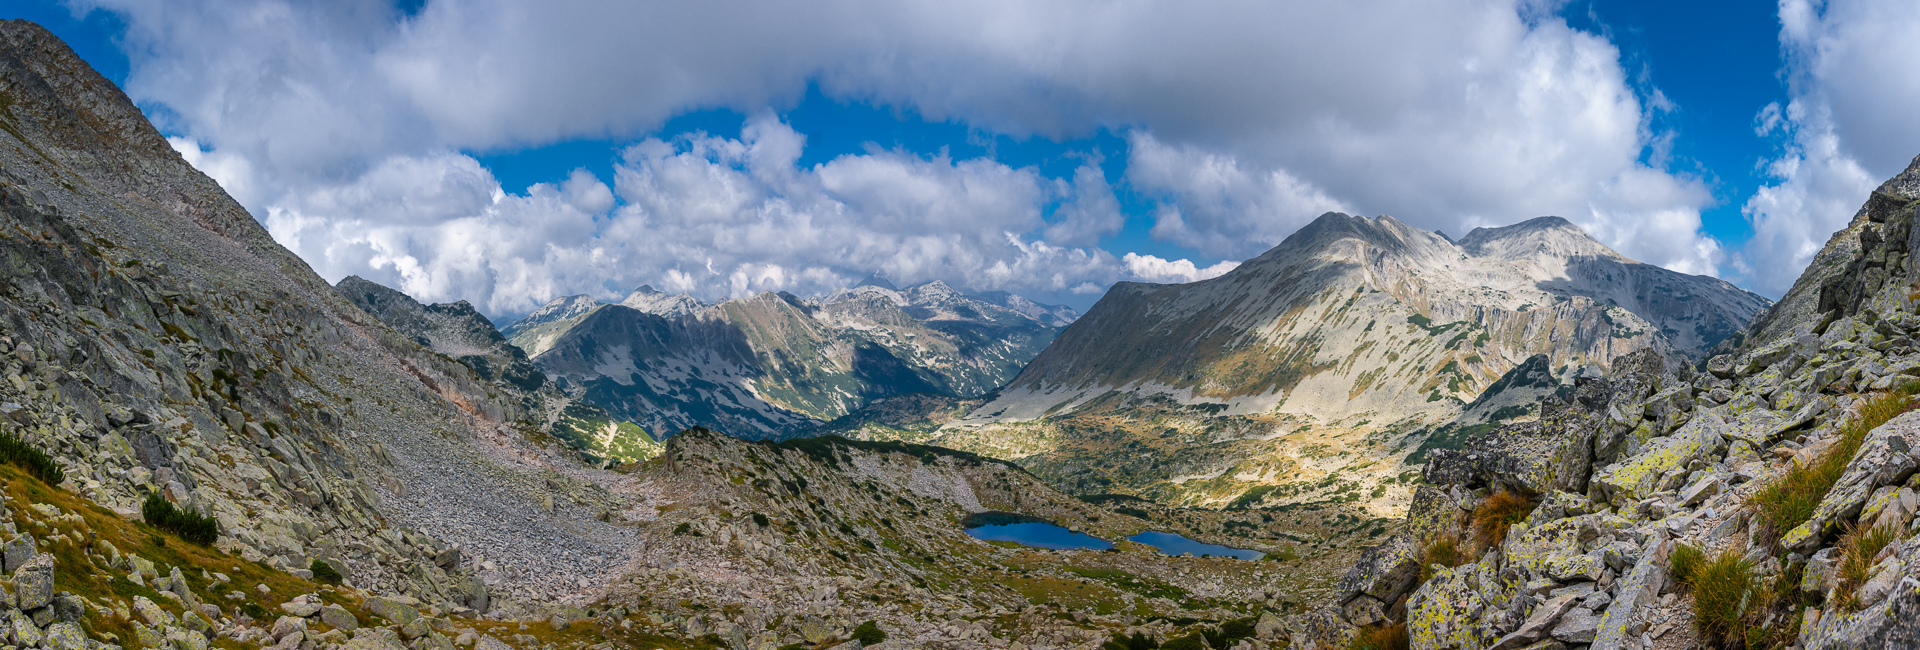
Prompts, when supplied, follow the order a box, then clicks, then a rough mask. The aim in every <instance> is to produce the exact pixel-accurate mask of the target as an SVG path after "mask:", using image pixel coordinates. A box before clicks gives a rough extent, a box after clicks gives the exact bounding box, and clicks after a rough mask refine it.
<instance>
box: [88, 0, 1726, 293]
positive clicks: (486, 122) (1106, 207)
mask: <svg viewBox="0 0 1920 650" xmlns="http://www.w3.org/2000/svg"><path fill="white" fill-rule="evenodd" d="M72 1H74V2H76V3H79V4H81V5H83V6H87V7H101V8H106V9H110V10H112V11H115V12H117V13H119V14H120V15H121V16H122V17H123V18H124V19H125V21H126V23H127V25H128V33H127V36H126V40H125V42H126V45H127V47H128V49H129V50H130V53H131V60H132V72H131V74H130V77H129V83H128V89H129V92H130V94H132V95H133V96H134V97H135V98H136V99H137V100H139V101H141V102H142V103H144V104H146V105H157V106H163V107H165V108H166V111H165V112H163V113H162V115H163V116H166V118H167V120H168V123H167V124H166V125H165V126H167V128H169V129H170V130H172V131H174V132H177V133H179V134H181V135H182V136H183V137H185V138H191V142H192V143H194V144H195V145H196V146H195V149H196V150H199V149H202V148H204V150H205V151H204V153H201V154H198V155H200V158H199V160H204V161H208V163H209V164H211V163H214V162H218V161H234V162H226V163H223V164H225V165H226V169H227V171H220V172H219V173H221V174H223V175H224V176H223V178H222V180H223V181H224V180H226V179H227V178H235V179H239V178H247V179H249V180H248V181H247V182H248V183H249V184H248V185H247V186H246V188H245V189H244V190H241V191H237V192H236V195H245V197H247V198H243V199H242V200H243V201H244V202H246V205H248V207H249V208H250V209H253V210H254V211H255V213H256V215H259V216H262V217H263V218H264V220H266V221H268V222H269V223H270V224H272V225H274V232H275V234H276V236H279V237H282V238H283V239H282V241H298V242H299V243H300V245H299V246H298V247H297V248H298V249H299V250H300V251H301V253H302V254H303V255H307V254H308V253H309V252H310V251H313V250H320V251H324V252H326V254H327V255H329V256H330V257H329V258H328V260H329V261H328V262H326V263H322V264H316V267H317V268H324V269H327V270H328V271H326V272H330V273H334V274H338V273H344V272H347V271H348V270H351V269H360V270H359V271H354V272H363V271H364V272H367V273H372V274H375V275H378V273H374V271H372V270H371V269H372V268H377V269H382V270H381V271H379V273H389V274H391V276H390V277H392V278H406V280H405V282H406V283H408V286H410V287H421V288H422V290H430V291H433V292H435V293H433V294H431V296H433V297H436V298H437V297H441V296H443V295H444V296H445V297H468V298H476V303H477V304H480V303H485V304H488V305H492V308H493V309H515V308H517V307H513V305H520V304H522V303H524V302H525V301H526V300H529V299H531V298H528V296H534V295H538V294H539V293H541V292H543V291H547V290H548V289H547V288H553V290H556V291H557V290H564V289H565V288H567V287H572V288H574V289H575V290H577V289H578V288H579V287H615V286H621V285H626V284H637V283H638V281H644V282H649V283H656V284H658V285H662V286H673V285H678V286H690V287H699V288H700V290H701V291H722V289H720V288H719V287H725V289H724V291H725V292H729V293H730V292H734V291H739V290H747V289H746V288H751V287H760V286H773V285H775V284H783V283H784V284H785V285H787V286H793V287H799V286H806V285H808V284H810V283H818V282H827V281H829V280H828V278H830V277H832V276H835V275H839V276H844V275H847V274H849V273H856V274H859V275H863V274H864V273H861V272H857V271H856V269H859V268H860V266H859V265H869V266H868V267H867V269H868V270H871V269H876V268H877V269H885V270H887V271H888V272H889V273H894V274H896V277H902V278H908V277H913V278H931V277H935V276H940V277H942V279H948V280H954V281H962V282H975V283H979V284H980V288H988V287H991V288H1009V289H1012V288H1015V287H1030V288H1031V289H1030V290H1040V289H1041V288H1049V289H1048V290H1053V291H1062V292H1073V291H1078V290H1081V289H1083V288H1084V287H1086V286H1096V287H1097V286H1104V285H1105V283H1107V282H1110V281H1112V280H1114V279H1118V278H1121V277H1126V275H1125V273H1126V271H1124V270H1123V265H1122V264H1121V263H1120V262H1119V261H1118V260H1116V259H1115V258H1114V255H1113V254H1112V253H1109V252H1107V251H1103V250H1100V249H1097V248H1093V247H1094V246H1098V245H1099V244H1100V243H1101V242H1103V241H1105V240H1106V239H1107V238H1109V237H1111V236H1112V235H1113V234H1114V233H1118V232H1120V231H1121V229H1122V226H1123V225H1124V224H1123V221H1122V219H1121V218H1120V216H1119V214H1118V207H1119V201H1118V199H1117V198H1116V195H1115V194H1114V192H1113V190H1112V188H1111V187H1108V185H1107V183H1106V181H1105V179H1104V178H1103V177H1102V175H1101V174H1100V173H1099V171H1098V167H1097V165H1094V164H1088V165H1086V166H1083V167H1082V168H1081V169H1080V170H1078V171H1076V172H1075V173H1073V175H1072V178H1071V179H1049V178H1043V177H1041V176H1039V175H1038V173H1037V172H1035V171H1033V170H1028V169H1013V168H1009V167H1007V166H1005V165H1001V164H999V163H996V162H993V161H990V160H986V161H982V160H949V159H947V158H945V157H943V156H926V155H924V154H916V153H907V152H888V151H873V152H868V153H867V154H866V155H861V156H850V157H845V158H842V159H839V160H835V161H832V162H829V163H827V164H824V165H821V166H819V167H817V168H805V169H803V168H800V167H798V166H796V165H795V164H794V161H795V160H797V156H798V152H799V151H800V150H801V148H802V147H803V146H804V142H805V137H804V135H803V134H799V133H794V132H792V130H791V129H788V128H786V127H785V125H782V124H780V123H779V122H778V120H775V119H771V118H769V117H766V116H767V115H769V113H768V111H776V110H778V109H780V108H783V107H789V106H791V105H792V104H793V102H795V101H797V99H798V98H799V97H801V95H802V93H803V92H804V91H805V89H806V88H807V87H808V85H809V84H810V83H815V84H818V85H819V87H820V88H822V89H823V90H824V91H825V92H826V93H827V94H828V95H829V96H831V97H834V98H837V99H844V100H851V101H863V102H873V103H877V104H881V105H885V106H890V107H895V108H901V109H908V110H911V111H913V112H915V113H917V114H919V115H922V116H925V117H926V118H927V119H929V120H934V121H940V120H955V121H958V122H962V123H965V124H967V125H969V126H970V127H974V128H977V129H980V130H984V131H986V132H991V133H1005V134H1011V135H1015V136H1023V135H1038V136H1041V137H1062V136H1073V135H1082V134H1087V133H1090V132H1092V130H1094V129H1096V128H1100V127H1106V128H1110V129H1114V130H1115V131H1117V132H1123V133H1127V134H1129V136H1128V138H1129V141H1130V144H1131V145H1132V149H1131V151H1130V152H1129V154H1128V171H1127V180H1128V182H1130V183H1132V184H1133V185H1134V187H1135V188H1136V189H1140V190H1142V191H1143V192H1144V193H1146V194H1147V195H1148V196H1149V197H1150V198H1151V199H1152V200H1153V201H1155V202H1157V203H1158V205H1157V206H1156V207H1155V210H1156V212H1155V214H1156V223H1155V226H1154V229H1153V233H1154V234H1155V235H1156V236H1158V237H1161V238H1164V239H1166V240H1169V241H1173V242H1175V243H1178V244H1181V245H1183V246H1188V247H1191V248H1193V249H1194V250H1196V251H1198V252H1199V254H1200V255H1202V256H1205V257H1208V258H1211V259H1236V258H1243V257H1246V256H1249V255H1252V254H1256V253H1258V252H1260V251H1261V250H1264V249H1265V248H1266V247H1268V246H1271V245H1272V244H1274V243H1277V242H1278V241H1279V240H1280V239H1281V238H1283V237H1284V236H1285V235H1286V234H1288V233H1290V232H1292V231H1293V230H1294V229H1295V228H1297V227H1298V226H1299V225H1300V224H1303V223H1306V222H1307V221H1308V220H1310V219H1311V218H1313V217H1314V216H1315V215H1317V214H1319V213H1320V212H1321V211H1324V210H1327V209H1344V210H1348V211H1351V212H1359V213H1365V214H1380V213H1387V214H1393V215H1395V216H1398V217H1400V218H1402V219H1404V220H1406V221H1409V222H1411V223H1414V224H1416V225H1421V226H1425V227H1429V228H1444V229H1447V230H1449V231H1452V232H1456V233H1458V232H1464V231H1466V230H1467V229H1470V228H1472V227H1474V226H1481V225H1504V224H1508V223H1513V222H1516V221H1519V220H1522V219H1526V218H1531V217H1535V216H1540V215H1544V214H1558V215H1561V216H1565V217H1567V218H1568V219H1570V220H1573V221H1574V222H1576V223H1580V224H1581V225H1583V226H1585V227H1587V228H1588V229H1589V230H1590V231H1592V232H1594V233H1595V234H1596V235H1597V236H1599V237H1600V238H1601V239H1602V240H1603V241H1606V242H1607V243H1609V244H1612V245H1614V246H1616V247H1617V248H1619V249H1620V250H1621V251H1622V252H1624V253H1626V254H1628V255H1631V256H1634V257H1637V258H1640V259H1643V260H1646V261H1649V262H1654V263H1658V264H1663V265H1667V266H1669V267H1673V268H1678V269H1683V270H1689V271H1697V272H1711V271H1712V269H1713V268H1714V265H1715V263H1716V261H1717V260H1718V259H1719V257H1718V256H1719V252H1718V245H1717V244H1716V243H1715V242H1713V241H1712V240H1711V239H1708V238H1706V237H1704V236H1703V235H1701V234H1700V233H1699V232H1698V225H1699V221H1698V213H1699V209H1700V207H1701V206H1702V205H1705V204H1706V202H1707V201H1708V200H1709V198H1708V195H1707V193H1706V192H1705V191H1704V190H1702V189H1701V185H1700V183H1699V182H1698V181H1697V180H1694V179H1690V178H1686V177H1682V176H1676V175H1674V174H1670V173H1667V172H1665V171H1663V170H1660V169H1654V168H1650V167H1648V166H1646V165H1644V164H1642V163H1641V162H1639V161H1640V160H1642V154H1643V152H1648V151H1651V152H1653V153H1654V154H1656V155H1653V156H1651V159H1659V158H1661V156H1660V155H1657V154H1658V153H1659V151H1661V150H1663V149H1662V148H1663V146H1664V145H1662V143H1663V142H1667V141H1669V140H1670V138H1671V135H1670V134H1661V133H1652V132H1649V131H1648V129H1647V127H1646V125H1647V124H1648V119H1647V114H1648V111H1649V110H1659V109H1658V108H1654V109H1649V108H1648V107H1647V106H1644V105H1643V102H1642V100H1641V99H1640V98H1638V97H1636V96H1635V93H1634V92H1633V91H1632V90H1631V88H1630V87H1629V86H1628V84H1627V83H1626V81H1625V75H1624V73H1623V72H1622V70H1621V68H1620V63H1619V58H1620V57H1619V52H1618V51H1617V50H1616V49H1615V48H1614V47H1613V46H1612V45H1611V44H1610V43H1608V42H1607V41H1606V40H1605V39H1603V38H1601V37H1598V36H1594V35H1591V34H1587V33H1583V32H1579V31H1576V30H1573V29H1570V28H1568V27H1567V26H1566V24H1565V23H1564V22H1563V21H1561V20H1560V19H1558V18H1557V17H1555V16H1553V15H1552V11H1551V9H1552V3H1545V4H1542V3H1539V2H1532V1H1522V0H1437V1H1435V0H1381V1H1379V2H1373V3H1365V4H1357V3H1274V2H1258V1H1253V0H1244V1H1235V2H1223V3H1183V2H1133V3H1110V2H1099V1H1096V0H1064V1H1061V2H1045V3H1034V2H1019V1H1016V0H986V1H982V2H971V3H944V2H920V1H907V2H897V1H886V2H881V1H877V0H838V1H832V2H823V3H806V4H805V5H804V6H802V5H796V4H792V3H755V2H709V3H670V2H626V1H617V2H616V1H611V0H607V1H601V2H578V3H530V2H525V1H524V0H470V1H466V2H449V1H444V0H441V1H433V2H429V3H427V4H426V6H425V7H424V8H423V9H422V10H421V11H420V12H419V13H418V14H417V15H415V16H413V17H406V18H403V17H401V16H399V15H397V14H396V13H395V11H394V10H393V9H392V8H391V7H390V6H389V4H388V3H385V2H380V1H377V0H347V1H345V2H330V3H312V4H304V3H289V2H284V1H282V0H201V1H199V2H172V1H170V2H160V1H158V0H72ZM1661 101H1662V100H1661V99H1660V97H1659V96H1657V95H1656V96H1655V97H1653V98H1651V99H1649V100H1647V103H1650V104H1652V105H1654V106H1656V107H1657V106H1658V105H1660V103H1661ZM708 107H728V108H733V109H736V110H739V111H742V112H744V113H747V114H752V115H756V116H760V117H756V118H755V119H754V120H753V122H752V123H751V124H750V125H749V127H748V129H749V131H750V132H747V133H743V134H742V136H741V138H740V139H738V140H719V139H702V140H697V141H687V142H680V143H668V142H657V141H649V142H646V143H642V144H641V145H637V146H635V147H633V148H630V149H628V150H627V151H626V152H625V153H624V156H623V162H622V164H621V166H620V172H619V174H620V175H619V177H618V178H617V179H615V182H614V187H612V188H609V193H608V194H604V195H602V194H592V195H591V196H589V195H588V194H581V193H579V192H576V191H575V190H576V188H575V187H574V182H573V179H577V178H578V176H577V175H576V176H575V177H573V179H570V180H568V181H566V182H563V183H562V184H561V186H560V187H557V188H549V189H548V190H544V191H545V192H548V193H549V194H551V196H548V195H546V194H542V193H540V192H530V193H529V195H528V196H524V197H520V196H503V197H499V198H498V199H494V198H493V196H494V195H496V194H498V192H497V188H495V190H494V191H489V192H480V190H482V189H486V188H487V186H488V185H489V184H490V181H489V180H488V178H487V177H486V176H484V175H483V173H484V172H485V170H483V169H477V168H476V167H474V166H472V165H467V164H464V163H461V162H460V161H459V160H457V158H458V156H457V154H447V153H446V152H448V151H457V150H486V149H489V148H496V147H513V146H518V145H523V144H535V143H546V142H552V141H557V140H563V139H568V138H578V137H606V136H612V137H622V136H631V135H634V134H640V133H645V132H647V131H648V130H650V129H653V128H655V127H657V126H658V125H660V124H661V123H662V122H663V121H664V120H666V119H668V118H669V117H672V116H673V115H676V114H679V113H682V112H685V111H687V110H690V109H697V108H708ZM242 163H244V165H242ZM216 167H217V166H216ZM243 167H244V168H243ZM555 171H556V173H558V172H559V170H555ZM429 181H430V182H432V183H438V184H440V186H439V187H436V188H434V189H407V188H402V187H397V186H394V185H391V184H390V183H393V182H409V183H419V182H429ZM583 182H584V181H583ZM580 187H581V188H584V190H593V187H592V184H585V185H581V186H580ZM482 195H485V196H487V197H488V199H489V200H490V201H495V202H493V203H485V204H483V203H482V202H480V201H479V200H478V197H480V196H482ZM378 197H404V198H405V199H406V200H405V201H404V202H402V203H399V204H381V203H377V202H375V199H376V198H378ZM609 197H616V199H617V200H613V201H609V200H608V198H609ZM354 206H362V207H364V208H365V209H364V210H362V211H360V212H353V211H352V210H353V209H354ZM547 209H552V210H557V211H558V212H556V213H555V214H556V215H560V216H555V217H552V219H553V223H552V224H548V223H546V221H544V220H543V219H546V217H541V218H534V217H530V216H513V215H520V214H534V213H539V212H540V211H541V210H547ZM603 213H604V214H603ZM436 219H438V220H440V221H437V222H436V221H434V220H436ZM502 219H504V220H505V221H500V220H502ZM496 222H498V223H496ZM342 224H351V227H346V226H343V225H342ZM583 231H584V232H588V233H590V234H589V235H588V236H587V237H588V240H589V241H591V242H592V243H591V244H586V243H580V242H579V241H576V240H577V239H578V237H579V235H577V234H575V233H577V232H583ZM1007 233H1012V236H1011V237H1008V236H1007ZM507 234H511V235H512V236H515V237H523V238H534V239H527V240H516V241H511V242H495V243H487V244H481V243H479V242H483V241H485V237H486V236H489V235H501V236H505V235H507ZM541 237H563V238H564V237H574V238H575V240H567V239H561V240H551V241H550V240H545V239H537V238H541ZM287 238H296V239H287ZM530 242H531V243H530ZM482 252H484V253H489V254H503V255H506V257H503V258H501V259H502V260H513V262H511V263H509V262H507V261H500V262H498V263H499V264H502V265H505V266H506V267H507V268H506V269H505V272H502V271H501V270H500V269H488V270H487V271H486V272H482V270H481V269H479V268H478V267H476V266H475V265H476V264H477V263H478V262H476V261H475V260H474V258H471V257H464V258H458V259H441V258H440V257H439V256H440V255H454V254H458V255H472V254H477V253H482ZM487 263H489V264H490V263H492V262H487ZM587 263H592V264H597V265H598V266H595V267H592V268H565V269H561V268H544V266H543V265H551V264H587ZM368 264H377V265H379V266H377V267H366V266H365V265H368ZM709 267H711V268H713V269H714V270H713V271H712V272H709V271H708V270H707V269H708V268H709ZM329 277H333V276H332V275H330V276H329ZM723 278H724V282H723V281H722V279H723ZM456 289H457V290H460V291H471V292H475V293H472V294H468V295H462V296H452V295H450V294H446V293H444V292H452V291H455V290H456ZM410 290H411V289H410ZM603 290H610V289H603ZM483 296H484V298H481V297H483Z"/></svg>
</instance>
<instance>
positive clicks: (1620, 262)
mask: <svg viewBox="0 0 1920 650" xmlns="http://www.w3.org/2000/svg"><path fill="white" fill-rule="evenodd" d="M1767 305H1768V302H1767V301H1766V300H1765V299H1764V298H1761V297H1759V296H1757V295H1754V294H1751V293H1748V292H1746V291H1743V290H1740V289H1739V288H1737V287H1734V286H1733V285H1731V284H1728V283H1726V282H1724V281H1721V280H1718V279H1715V278H1709V277H1702V276H1691V275H1685V274H1681V273H1676V272H1673V271H1668V270H1666V269H1662V268H1659V267H1655V266H1651V265H1647V264H1641V263H1638V262H1635V261H1633V260H1630V259H1628V258H1626V257H1624V256H1622V255H1620V254H1619V253H1616V252H1614V251H1612V250H1610V249H1608V248H1607V247H1606V246H1605V245H1603V244H1601V243H1599V242H1598V241H1596V240H1594V239H1593V238H1592V237H1590V236H1588V235H1587V234H1586V233H1585V232H1583V231H1581V230H1580V229H1579V228H1578V227H1576V226H1574V225H1573V224H1571V223H1568V222H1567V221H1565V220H1563V219H1560V218H1557V217H1542V218H1539V219H1534V220H1530V221H1527V222H1524V223H1521V224H1516V225H1513V226H1508V227H1504V228H1490V229H1489V228H1483V229H1476V230H1474V231H1473V232H1471V233H1469V234H1468V235H1467V236H1466V237H1463V238H1461V240H1460V241H1459V242H1454V241H1450V240H1448V239H1447V238H1446V237H1445V236H1443V235H1440V234H1438V233H1434V232H1430V231H1426V230H1422V229H1419V228H1415V227H1412V226H1409V225H1407V224H1405V223H1402V222H1400V221H1398V220H1395V219H1393V218H1391V217H1378V218H1371V219H1370V218H1363V217H1352V216H1348V215H1343V214H1337V213H1328V214H1326V215H1323V216H1322V217H1321V218H1320V219H1318V220H1316V221H1315V222H1313V223H1312V224H1310V225H1309V226H1307V227H1306V228H1303V229H1301V230H1300V231H1299V232H1297V233H1295V234H1294V235H1293V236H1291V237H1289V238H1288V239H1287V240H1286V241H1284V242H1282V243H1281V244H1280V245H1279V246H1277V247H1275V248H1274V249H1273V250H1270V251H1268V252H1267V253H1265V254H1263V255H1261V256H1259V257H1257V258H1254V259H1252V260H1248V261H1247V262H1246V263H1245V264H1242V265H1241V266H1240V267H1239V268H1237V269H1235V270H1234V271H1232V272H1229V273H1227V274H1226V275H1223V276H1221V277H1218V278H1214V279H1211V280H1206V281H1202V282H1196V283H1192V284H1185V285H1151V284H1140V283H1122V284H1119V285H1116V286H1115V287H1114V288H1113V289H1112V290H1111V291H1109V292H1108V294H1107V296H1106V297H1104V298H1102V299H1101V301H1100V302H1099V303H1098V304H1096V305H1095V306H1094V307H1093V308H1092V309H1091V310H1089V311H1088V312H1087V314H1086V315H1084V316H1083V317H1081V318H1080V319H1079V320H1078V321H1077V322H1076V323H1075V324H1074V325H1073V326H1072V327H1070V328H1068V329H1067V331H1066V332H1064V333H1063V334H1062V335H1061V336H1060V338H1059V339H1058V340H1057V341H1056V342H1055V343H1054V345H1053V346H1051V347H1049V348H1048V349H1047V350H1046V351H1045V352H1043V353H1042V354H1041V355H1040V356H1039V357H1038V358H1036V359H1035V360H1034V362H1033V363H1032V364H1031V365H1029V366H1028V367H1027V369H1026V370H1025V371H1024V372H1022V373H1021V374H1020V376H1019V377H1018V378H1016V379H1015V380H1014V381H1013V382H1012V383H1010V384H1009V385H1008V386H1007V387H1006V388H1005V389H1003V390H1002V391H1001V392H1000V397H999V399H996V400H994V401H992V402H989V403H987V404H986V405H984V406H982V407H980V408H979V409H977V410H975V411H974V412H973V413H972V414H969V415H968V417H966V418H963V419H961V420H957V421H955V422H954V423H950V424H949V425H948V427H949V428H954V427H961V428H964V427H977V426H983V425H988V424H993V423H1007V422H1020V421H1029V420H1035V419H1039V418H1041V417H1043V416H1046V415H1049V414H1053V415H1059V414H1064V413H1071V412H1072V411H1073V409H1074V408H1077V407H1078V405H1079V404H1081V403H1085V402H1087V401H1089V400H1092V399H1093V398H1095V397H1098V396H1100V395H1103V394H1108V393H1118V394H1119V395H1121V396H1124V397H1127V398H1131V399H1135V400H1138V399H1143V398H1148V397H1156V396H1161V397H1167V398H1171V399H1173V400H1175V401H1176V402H1179V403H1184V404H1216V405H1221V406H1225V407H1227V408H1228V409H1229V410H1228V411H1226V414H1229V415H1231V414H1235V413H1272V414H1280V415H1293V416H1296V417H1295V418H1291V419H1290V421H1295V422H1297V421H1305V422H1309V423H1315V424H1320V425H1327V424H1333V425H1344V426H1352V427H1360V426H1363V425H1362V424H1359V422H1360V421H1362V420H1364V421H1366V422H1367V423H1370V424H1371V425H1372V426H1375V427H1378V426H1383V425H1387V424H1391V423H1399V424H1409V425H1411V424H1431V423H1435V422H1439V421H1442V420H1444V419H1446V418H1449V417H1451V416H1452V415H1453V414H1455V413H1457V412H1458V409H1459V406H1460V404H1462V403H1464V402H1466V401H1470V400H1472V399H1473V398H1474V397H1475V396H1476V395H1478V394H1479V392H1480V391H1481V390H1482V389H1484V388H1486V386H1487V385H1489V384H1490V383H1492V382H1493V381H1494V380H1496V379H1498V378H1499V377H1500V376H1501V374H1502V373H1504V372H1506V371H1507V370H1508V369H1510V368H1512V367H1513V366H1514V365H1516V364H1519V363H1521V362H1522V361H1524V360H1525V359H1527V358H1528V357H1530V356H1532V355H1534V354H1547V355H1549V357H1551V358H1552V359H1553V362H1554V364H1555V365H1556V366H1559V365H1566V364H1576V365H1578V364H1597V365H1603V366H1604V365H1606V364H1607V363H1608V362H1610V361H1611V360H1612V359H1613V358H1615V357H1618V356H1620V355H1623V354H1626V353H1629V352H1632V351H1635V350H1639V349H1642V348H1648V347H1651V348H1655V349H1658V350H1661V351H1662V352H1666V353H1671V354H1675V355H1679V356H1686V357H1697V356H1698V355H1700V354H1702V353H1704V351H1705V350H1706V349H1707V348H1708V347H1710V346H1711V345H1713V344H1714V343H1716V342H1718V341H1719V340H1720V339H1721V338H1724V337H1726V336H1727V335H1729V334H1732V333H1733V332H1735V331H1737V330H1738V328H1739V327H1741V326H1742V325H1744V324H1745V323H1746V321H1747V320H1748V319H1749V318H1750V317H1751V316H1752V315H1753V314H1754V313H1755V312H1758V311H1759V310H1761V309H1763V308H1765V307H1766V306H1767Z"/></svg>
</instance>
